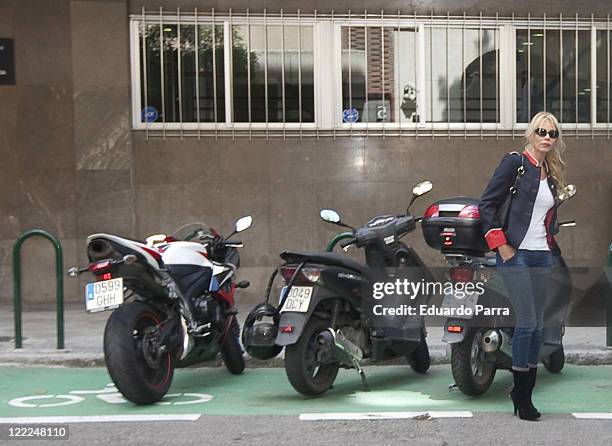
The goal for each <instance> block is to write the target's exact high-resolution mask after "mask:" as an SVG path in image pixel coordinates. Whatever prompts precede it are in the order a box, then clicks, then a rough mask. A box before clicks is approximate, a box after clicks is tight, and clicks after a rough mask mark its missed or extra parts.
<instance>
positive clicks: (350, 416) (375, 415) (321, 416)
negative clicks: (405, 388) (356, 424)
mask: <svg viewBox="0 0 612 446" xmlns="http://www.w3.org/2000/svg"><path fill="white" fill-rule="evenodd" d="M472 416H473V415H472V412H468V411H461V410H457V411H439V410H432V411H429V412H337V413H303V414H300V420H302V421H323V420H327V421H329V420H394V419H401V418H421V417H422V418H471V417H472Z"/></svg>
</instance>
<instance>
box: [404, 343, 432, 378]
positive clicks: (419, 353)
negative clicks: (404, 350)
mask: <svg viewBox="0 0 612 446" xmlns="http://www.w3.org/2000/svg"><path fill="white" fill-rule="evenodd" d="M406 359H408V364H410V367H412V370H414V371H415V372H416V373H421V374H423V373H426V372H427V370H429V366H430V365H431V358H430V357H429V348H428V347H427V341H426V340H425V335H424V334H423V337H422V338H421V342H419V345H418V346H417V348H416V349H414V351H413V352H412V353H410V354H409V355H408V356H407V357H406Z"/></svg>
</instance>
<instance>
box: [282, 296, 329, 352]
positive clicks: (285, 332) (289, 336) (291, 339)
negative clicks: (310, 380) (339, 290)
mask: <svg viewBox="0 0 612 446" xmlns="http://www.w3.org/2000/svg"><path fill="white" fill-rule="evenodd" d="M328 299H338V295H337V294H335V293H333V292H332V291H330V290H328V289H326V288H322V287H318V286H316V287H314V290H313V293H312V297H311V298H310V305H309V306H308V311H307V312H305V313H298V312H295V311H286V312H282V313H281V316H280V321H279V324H278V335H277V336H276V345H282V346H285V345H291V344H295V343H296V342H297V341H298V339H300V336H301V335H302V332H303V331H304V327H305V326H306V323H307V322H308V321H309V320H310V318H311V317H312V314H313V313H314V311H315V310H316V309H317V307H318V306H319V304H320V303H321V302H323V301H324V300H328Z"/></svg>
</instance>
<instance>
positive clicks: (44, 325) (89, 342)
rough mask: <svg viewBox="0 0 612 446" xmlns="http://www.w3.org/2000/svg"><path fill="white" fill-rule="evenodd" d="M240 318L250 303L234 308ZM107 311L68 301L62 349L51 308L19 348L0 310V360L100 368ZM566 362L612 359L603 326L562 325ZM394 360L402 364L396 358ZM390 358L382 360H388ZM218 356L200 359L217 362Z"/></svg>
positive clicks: (9, 316)
mask: <svg viewBox="0 0 612 446" xmlns="http://www.w3.org/2000/svg"><path fill="white" fill-rule="evenodd" d="M238 310H239V313H238V314H239V320H240V322H241V326H242V322H243V321H244V318H245V317H246V315H247V314H248V312H249V310H250V306H245V307H242V306H241V307H239V308H238ZM109 315H110V312H108V311H105V312H101V313H96V314H88V313H86V312H85V309H84V308H83V306H82V305H80V304H68V305H67V306H66V311H65V314H64V321H65V322H64V330H65V333H64V338H65V347H66V348H65V349H64V350H57V349H56V345H57V337H56V328H55V327H56V323H55V308H54V307H49V308H41V307H37V308H34V309H29V310H28V309H27V308H26V310H25V311H24V313H23V316H22V330H23V348H22V349H15V341H14V335H15V333H14V325H13V317H14V316H13V311H12V308H11V306H9V305H4V306H3V308H2V309H1V310H0V365H16V366H34V365H36V366H49V365H51V366H64V367H103V366H104V354H103V350H102V338H103V334H104V326H105V324H106V320H107V319H108V316H109ZM427 331H428V336H427V343H428V345H429V350H430V355H431V358H432V363H433V364H446V363H448V362H449V358H450V355H449V348H448V346H447V345H446V344H445V343H443V342H442V340H441V339H442V327H428V329H427ZM563 343H564V348H565V356H566V361H567V362H569V363H573V364H581V365H595V364H612V347H606V345H605V344H606V329H605V327H567V329H566V333H565V336H564V339H563ZM245 358H246V361H247V367H282V366H283V359H282V355H279V357H277V358H275V359H274V360H271V361H258V360H255V359H253V358H251V357H249V356H248V355H246V356H245ZM395 362H397V363H398V364H399V363H402V361H401V360H396V361H395ZM389 363H390V362H385V364H389ZM220 364H221V361H220V360H216V361H211V362H208V363H205V364H204V365H205V366H207V367H211V366H218V365H220Z"/></svg>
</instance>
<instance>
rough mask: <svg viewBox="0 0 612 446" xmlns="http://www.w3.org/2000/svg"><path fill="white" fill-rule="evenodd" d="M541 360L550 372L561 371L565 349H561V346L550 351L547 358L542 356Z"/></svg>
mask: <svg viewBox="0 0 612 446" xmlns="http://www.w3.org/2000/svg"><path fill="white" fill-rule="evenodd" d="M542 362H543V363H544V367H545V368H546V370H548V371H549V372H550V373H561V370H563V366H564V365H565V351H564V350H563V346H561V347H559V348H558V349H557V350H555V351H554V352H552V354H551V355H550V356H549V357H548V358H544V359H543V360H542Z"/></svg>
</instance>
